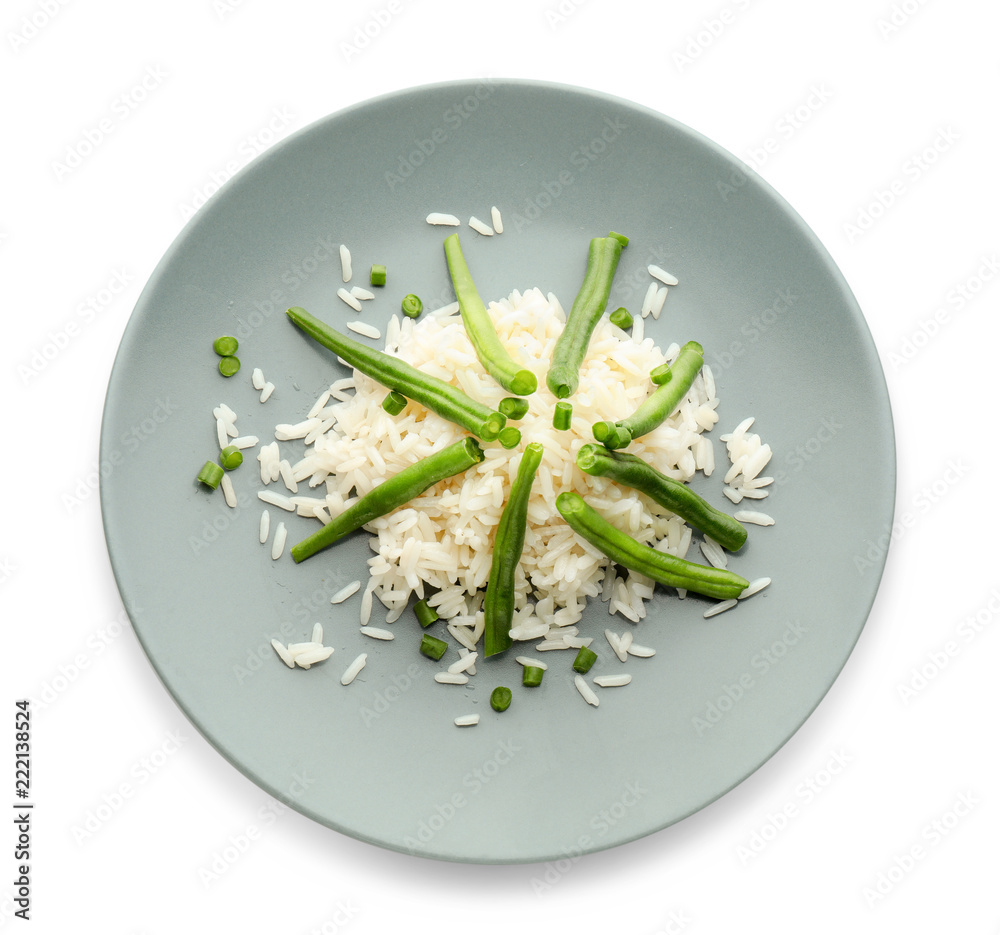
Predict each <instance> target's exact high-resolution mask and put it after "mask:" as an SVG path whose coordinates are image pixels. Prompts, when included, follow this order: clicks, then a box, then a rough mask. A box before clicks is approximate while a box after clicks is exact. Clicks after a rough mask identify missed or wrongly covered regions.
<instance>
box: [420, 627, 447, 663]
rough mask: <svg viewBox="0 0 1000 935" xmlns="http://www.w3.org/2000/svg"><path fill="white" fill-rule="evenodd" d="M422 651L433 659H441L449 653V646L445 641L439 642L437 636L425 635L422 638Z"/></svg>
mask: <svg viewBox="0 0 1000 935" xmlns="http://www.w3.org/2000/svg"><path fill="white" fill-rule="evenodd" d="M420 651H421V652H422V653H423V654H424V655H425V656H429V657H430V658H431V659H435V660H437V659H440V658H441V657H442V656H443V655H444V654H445V653H446V652H448V644H447V643H446V642H445V641H444V640H439V639H438V638H437V637H436V636H431V635H430V634H429V633H425V634H424V635H423V636H422V637H421V638H420Z"/></svg>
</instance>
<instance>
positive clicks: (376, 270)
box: [368, 263, 385, 286]
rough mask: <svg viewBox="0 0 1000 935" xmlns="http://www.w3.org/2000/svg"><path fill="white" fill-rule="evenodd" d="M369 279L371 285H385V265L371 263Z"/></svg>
mask: <svg viewBox="0 0 1000 935" xmlns="http://www.w3.org/2000/svg"><path fill="white" fill-rule="evenodd" d="M368 278H369V280H370V281H371V284H372V285H373V286H384V285H385V267H384V266H383V265H382V264H381V263H372V269H371V273H370V274H369V277H368Z"/></svg>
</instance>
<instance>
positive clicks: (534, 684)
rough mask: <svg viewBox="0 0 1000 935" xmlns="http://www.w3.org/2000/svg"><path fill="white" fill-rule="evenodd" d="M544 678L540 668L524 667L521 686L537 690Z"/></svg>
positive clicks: (543, 671)
mask: <svg viewBox="0 0 1000 935" xmlns="http://www.w3.org/2000/svg"><path fill="white" fill-rule="evenodd" d="M543 678H545V670H544V669H543V668H541V667H540V666H525V667H524V672H523V673H522V674H521V684H522V685H525V686H527V687H528V688H538V686H539V685H541V684H542V679H543Z"/></svg>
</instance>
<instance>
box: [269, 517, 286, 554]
mask: <svg viewBox="0 0 1000 935" xmlns="http://www.w3.org/2000/svg"><path fill="white" fill-rule="evenodd" d="M287 535H288V530H287V529H285V524H284V523H278V528H277V529H275V530H274V538H273V539H272V540H271V558H272V559H274V561H277V560H278V559H279V558H281V554H282V552H284V551H285V538H286V536H287Z"/></svg>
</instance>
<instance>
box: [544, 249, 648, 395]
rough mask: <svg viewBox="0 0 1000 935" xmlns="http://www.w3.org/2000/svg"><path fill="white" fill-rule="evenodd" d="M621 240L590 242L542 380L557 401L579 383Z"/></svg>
mask: <svg viewBox="0 0 1000 935" xmlns="http://www.w3.org/2000/svg"><path fill="white" fill-rule="evenodd" d="M623 240H624V241H625V243H627V242H628V240H627V238H624V237H622V236H621V235H620V234H618V235H616V234H610V235H608V236H607V237H595V238H594V239H593V240H591V241H590V251H589V253H588V255H587V270H586V272H585V273H584V277H583V285H582V286H581V287H580V291H579V292H578V293H577V296H576V298H575V299H574V300H573V305H572V307H571V308H570V310H569V315H567V316H566V325H565V327H564V328H563V330H562V333H561V334H560V335H559V337H558V338H557V339H556V344H555V347H554V348H553V350H552V366H551V367H549V372H548V374H547V375H546V377H545V382H546V383H547V384H548V387H549V389H550V390H552V392H553V393H554V394H555V395H556V397H557V398H559V399H565V398H566V397H567V396H572V395H573V393H574V392H576V388H577V386H578V385H579V383H580V365H581V364H582V363H583V359H584V357H586V356H587V347H588V346H589V344H590V336H591V335H592V334H593V333H594V328H596V327H597V322H598V321H599V320H600V318H601V315H603V314H604V309H605V307H606V306H607V304H608V295H609V294H610V293H611V281H612V280H613V279H614V276H615V271H616V270H617V269H618V258H619V257H620V256H621V252H622V247H623V246H624V244H623V243H622V241H623Z"/></svg>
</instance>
